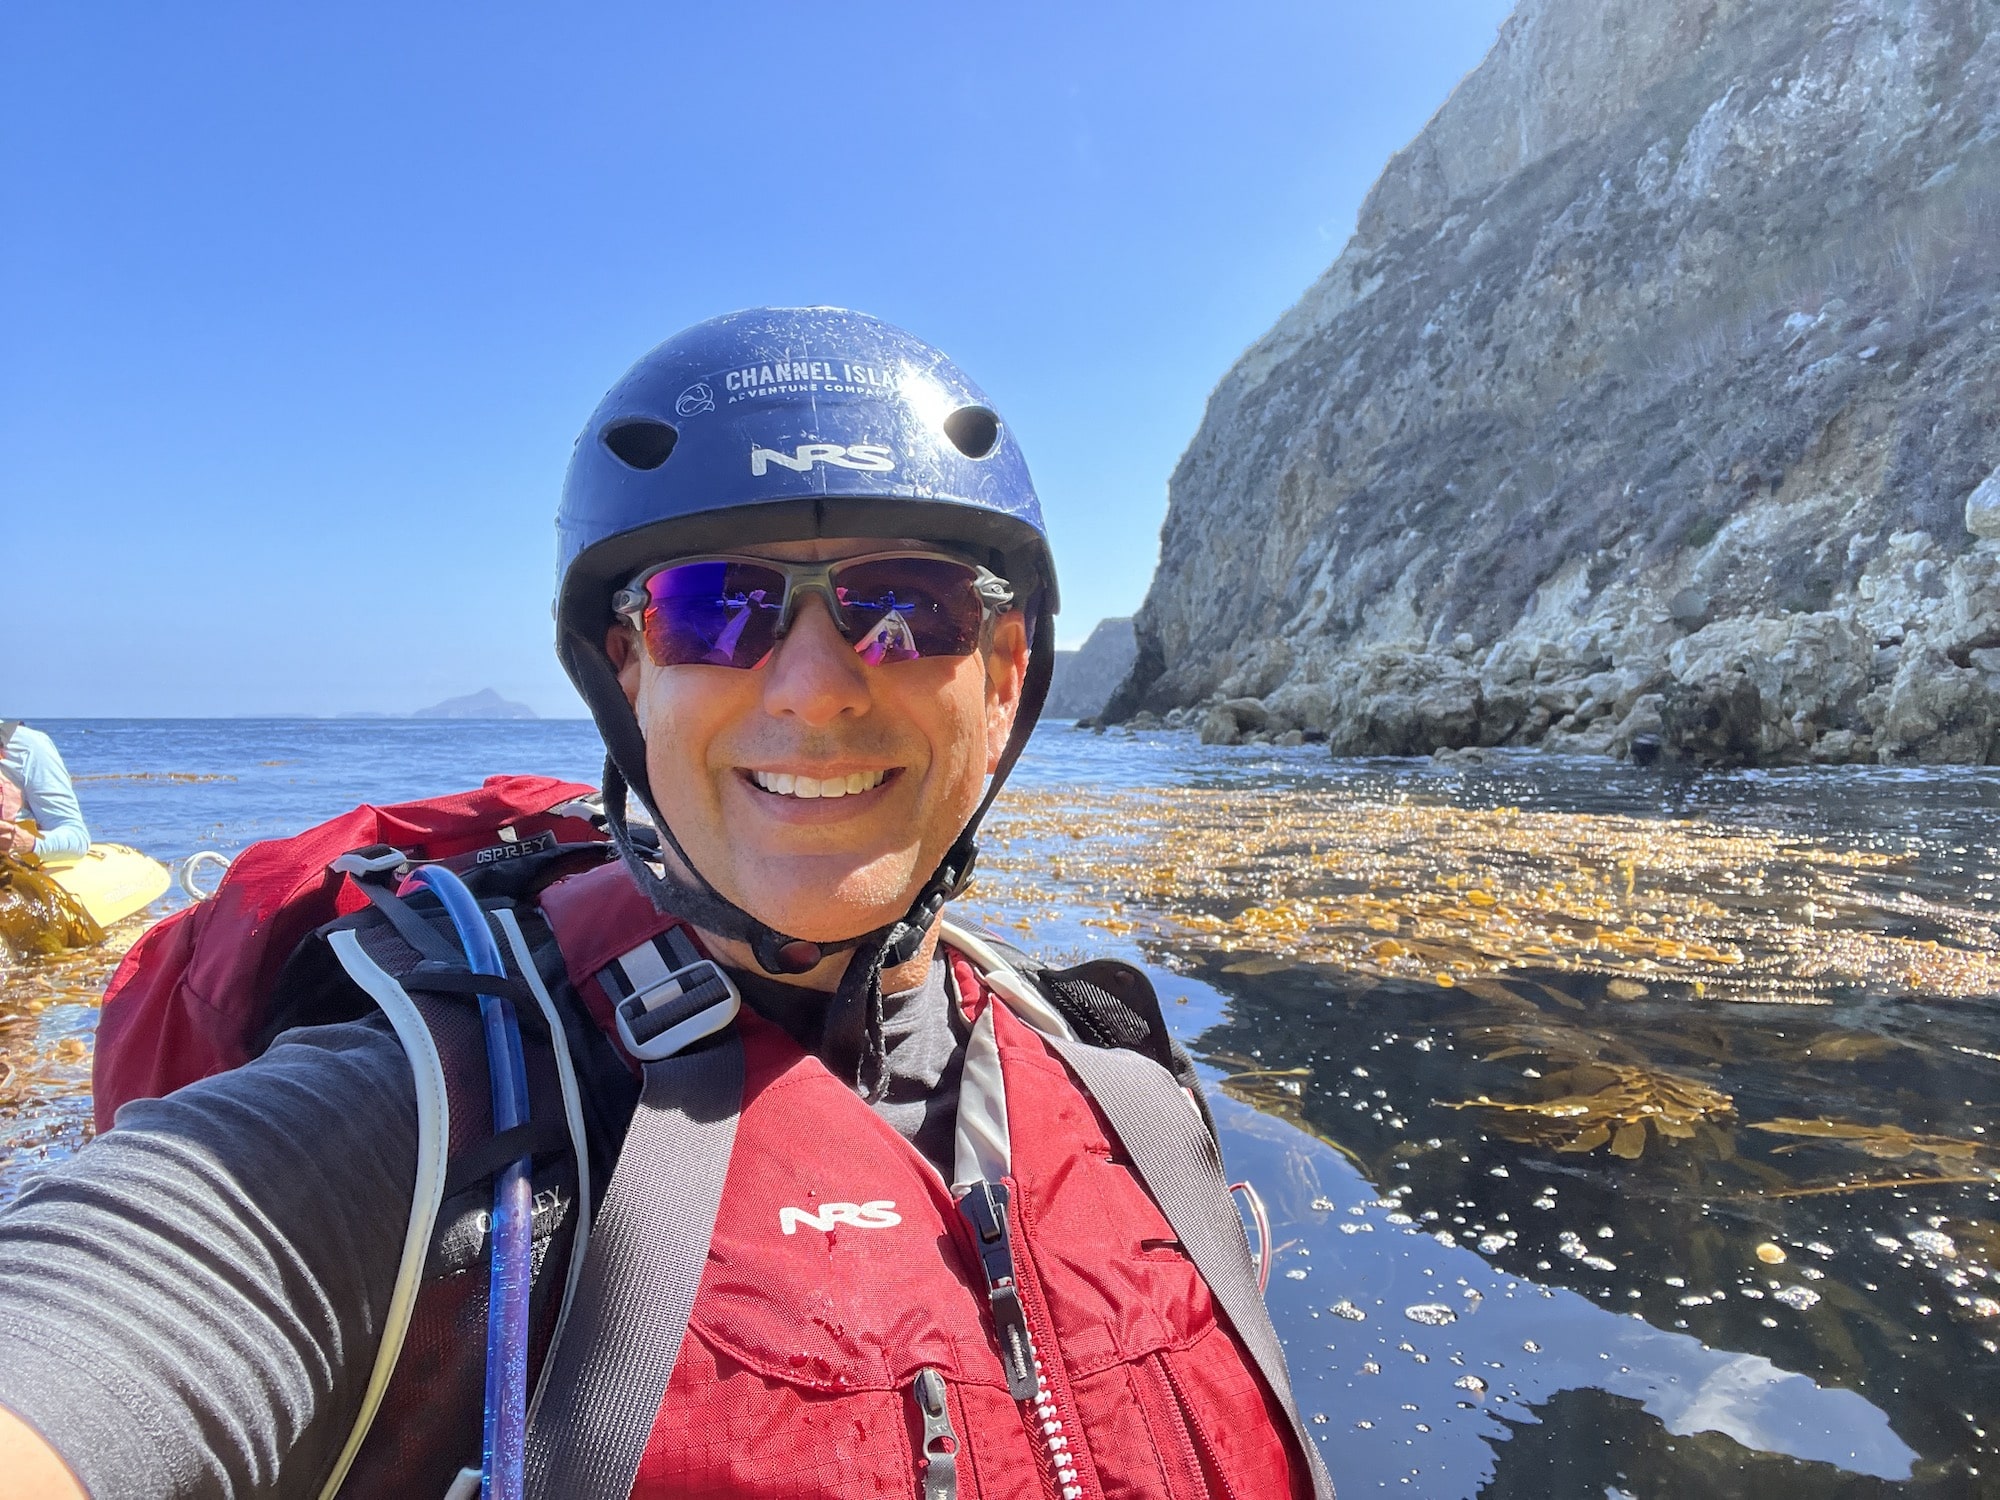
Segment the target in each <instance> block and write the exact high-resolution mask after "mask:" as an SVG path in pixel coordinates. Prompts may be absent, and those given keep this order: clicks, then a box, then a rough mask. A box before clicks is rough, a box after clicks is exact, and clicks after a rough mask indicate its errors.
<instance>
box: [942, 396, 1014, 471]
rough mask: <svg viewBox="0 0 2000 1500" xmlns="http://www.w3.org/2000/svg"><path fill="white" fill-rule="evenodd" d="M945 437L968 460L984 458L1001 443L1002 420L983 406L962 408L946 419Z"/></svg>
mask: <svg viewBox="0 0 2000 1500" xmlns="http://www.w3.org/2000/svg"><path fill="white" fill-rule="evenodd" d="M944 435H945V436H946V437H948V438H950V439H951V445H952V447H954V448H956V449H957V450H958V451H959V452H960V453H963V454H964V455H965V456H966V457H967V458H984V457H986V455H987V454H989V453H991V452H992V451H993V445H994V444H995V443H997V442H999V441H1000V419H999V418H998V417H996V416H995V415H994V414H993V413H992V412H990V411H988V410H987V409H986V408H985V407H983V406H961V407H960V408H959V409H958V410H957V411H955V412H953V413H952V414H951V415H950V416H948V417H946V418H945V419H944Z"/></svg>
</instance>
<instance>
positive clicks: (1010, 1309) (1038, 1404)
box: [926, 1182, 1084, 1500]
mask: <svg viewBox="0 0 2000 1500" xmlns="http://www.w3.org/2000/svg"><path fill="white" fill-rule="evenodd" d="M958 1209H959V1212H960V1213H961V1214H963V1215H964V1216H965V1219H966V1221H967V1222H968V1223H969V1224H970V1225H971V1226H972V1232H973V1240H974V1243H975V1244H976V1245H977V1246H978V1249H979V1260H980V1264H981V1266H982V1267H983V1268H984V1269H985V1272H986V1295H987V1301H988V1304H989V1305H990V1306H991V1307H992V1310H993V1325H994V1329H995V1331H996V1332H997V1333H998V1334H999V1336H1000V1363H1001V1367H1002V1368H1003V1369H1004V1370H1005V1371H1006V1374H1007V1389H1008V1391H1009V1393H1010V1394H1011V1395H1012V1396H1013V1397H1014V1399H1015V1400H1016V1401H1018V1402H1020V1403H1021V1404H1022V1405H1023V1406H1024V1407H1026V1408H1028V1411H1027V1413H1026V1415H1027V1417H1028V1425H1029V1428H1030V1430H1031V1431H1032V1432H1033V1433H1034V1435H1035V1436H1036V1437H1037V1438H1038V1439H1039V1440H1040V1447H1041V1450H1042V1454H1043V1456H1044V1457H1045V1458H1046V1459H1047V1460H1048V1463H1049V1468H1050V1470H1051V1471H1052V1472H1053V1474H1054V1476H1055V1482H1056V1493H1057V1494H1058V1496H1059V1497H1060V1500H1083V1496H1084V1488H1083V1480H1082V1478H1081V1477H1080V1476H1079V1474H1078V1473H1077V1467H1076V1457H1075V1455H1074V1454H1073V1453H1072V1452H1071V1451H1070V1441H1069V1430H1068V1427H1067V1425H1066V1424H1065V1422H1064V1420H1063V1413H1062V1406H1061V1403H1060V1402H1059V1401H1058V1400H1057V1399H1056V1393H1055V1390H1054V1388H1053V1387H1052V1386H1050V1384H1049V1378H1048V1372H1047V1371H1046V1370H1045V1369H1044V1368H1043V1367H1042V1355H1041V1350H1040V1349H1039V1348H1038V1347H1037V1345H1036V1343H1035V1336H1034V1333H1033V1332H1032V1330H1031V1329H1030V1328H1029V1326H1028V1314H1027V1309H1026V1307H1025V1306H1024V1304H1023V1303H1022V1300H1021V1291H1020V1285H1019V1283H1018V1282H1017V1280H1016V1279H1015V1274H1014V1246H1013V1241H1012V1237H1011V1236H1010V1235H1009V1233H1008V1224H1007V1186H1006V1184H1005V1183H999V1182H981V1183H975V1184H974V1185H973V1187H972V1188H971V1190H970V1191H968V1192H967V1193H966V1194H965V1196H964V1197H962V1198H960V1199H959V1200H958ZM926 1500H929V1497H928V1496H926Z"/></svg>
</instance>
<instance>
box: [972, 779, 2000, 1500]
mask: <svg viewBox="0 0 2000 1500" xmlns="http://www.w3.org/2000/svg"><path fill="white" fill-rule="evenodd" d="M993 833H994V837H993V838H992V839H991V840H989V849H990V852H989V853H988V855H987V857H986V860H985V862H984V863H983V865H982V868H981V874H980V883H979V886H978V887H977V889H976V890H975V892H974V893H973V897H972V901H973V904H974V905H975V906H980V907H982V908H983V910H984V914H985V916H986V918H987V920H988V921H989V922H990V923H991V924H992V925H994V926H996V927H998V928H1000V929H1001V930H1003V931H1008V932H1009V935H1010V936H1012V937H1014V938H1015V939H1016V940H1017V941H1019V942H1021V943H1022V944H1023V945H1024V946H1027V947H1031V948H1042V949H1044V950H1046V949H1048V948H1049V947H1050V946H1051V945H1052V944H1053V945H1054V946H1055V947H1057V948H1058V949H1062V948H1065V947H1073V948H1076V949H1082V948H1085V947H1088V946H1089V945H1090V943H1091V940H1092V935H1093V932H1094V934H1095V935H1096V936H1097V937H1098V938H1100V939H1101V938H1102V936H1103V935H1105V934H1111V935H1115V936H1117V937H1120V938H1122V939H1124V940H1125V941H1127V942H1129V943H1132V944H1135V945H1136V946H1137V948H1138V951H1139V952H1140V953H1141V954H1142V955H1144V956H1145V957H1147V958H1148V959H1150V960H1151V961H1153V962H1155V963H1158V964H1161V965H1163V966H1165V967H1166V968H1168V969H1171V970H1175V971H1178V972H1180V973H1183V974H1185V975H1187V976H1188V977H1189V978H1190V979H1191V980H1198V981H1201V982H1203V983H1205V984H1206V985H1208V986H1212V987H1213V988H1214V989H1215V990H1218V991H1220V992H1221V993H1222V994H1223V995H1224V996H1226V997H1227V1001H1228V1008H1227V1013H1226V1015H1225V1016H1224V1018H1223V1019H1222V1020H1221V1021H1220V1023H1219V1024H1214V1025H1210V1026H1209V1027H1208V1028H1207V1029H1206V1030H1204V1031H1202V1032H1201V1034H1200V1036H1199V1037H1198V1038H1197V1039H1195V1047H1196V1051H1197V1053H1198V1055H1201V1056H1203V1057H1204V1058H1205V1059H1206V1060H1207V1061H1209V1062H1210V1063H1211V1064H1212V1065H1214V1066H1215V1067H1216V1068H1218V1069H1219V1070H1220V1071H1221V1074H1222V1078H1223V1083H1222V1086H1223V1088H1224V1089H1225V1090H1226V1091H1227V1092H1228V1093H1230V1094H1231V1095H1233V1096H1234V1097H1237V1098H1239V1099H1242V1100H1244V1101H1246V1102H1249V1103H1252V1104H1254V1105H1255V1106H1256V1107H1257V1108H1259V1109H1260V1110H1263V1111H1265V1112H1267V1113H1271V1114H1276V1115H1279V1116H1282V1117H1284V1118H1286V1119H1288V1120H1291V1121H1293V1122H1294V1123H1296V1124H1297V1125H1299V1126H1300V1127H1301V1128H1303V1129H1305V1130H1306V1131H1308V1132H1310V1133H1311V1134H1313V1135H1315V1136H1317V1137H1319V1138H1320V1139H1321V1140H1323V1141H1325V1142H1327V1143H1328V1144H1330V1145H1332V1146H1333V1147H1335V1148H1336V1149H1337V1150H1339V1151H1340V1152H1342V1153H1343V1154H1344V1155H1346V1156H1347V1157H1348V1158H1349V1159H1350V1160H1351V1161H1353V1162H1354V1163H1356V1165H1357V1166H1358V1167H1359V1168H1360V1170H1361V1171H1362V1172H1363V1173H1364V1174H1365V1175H1366V1177H1367V1178H1368V1179H1369V1180H1371V1181H1372V1182H1374V1183H1376V1184H1377V1185H1378V1186H1379V1187H1380V1188H1381V1189H1382V1190H1383V1191H1385V1192H1388V1193H1392V1194H1394V1195H1395V1196H1396V1198H1397V1200H1398V1202H1399V1204H1400V1205H1401V1206H1402V1208H1403V1210H1404V1212H1406V1213H1408V1214H1409V1215H1410V1216H1411V1219H1413V1220H1414V1222H1415V1223H1416V1224H1417V1225H1419V1226H1421V1227H1423V1228H1425V1229H1427V1230H1428V1231H1430V1232H1432V1233H1434V1234H1436V1235H1437V1236H1438V1237H1439V1238H1440V1239H1441V1240H1443V1241H1445V1242H1447V1243H1456V1244H1462V1245H1464V1246H1465V1247H1467V1248H1473V1249H1476V1250H1477V1251H1478V1252H1479V1253H1480V1254H1481V1255H1482V1256H1484V1257H1485V1258H1486V1259H1488V1260H1489V1261H1490V1262H1491V1263H1493V1264H1494V1265H1495V1266H1497V1267H1499V1268H1501V1269H1503V1270H1504V1271H1507V1272H1510V1273H1514V1274H1517V1275H1520V1276H1522V1277H1524V1278H1527V1279H1530V1280H1533V1281H1535V1282H1537V1283H1540V1284H1543V1285H1561V1286H1566V1287H1569V1288H1571V1289H1573V1290H1575V1291H1578V1292H1580V1293H1583V1294H1584V1295H1586V1296H1589V1297H1591V1298H1593V1299H1594V1300H1597V1301H1598V1302H1600V1303H1601V1304H1602V1305H1603V1306H1605V1307H1606V1308H1607V1309H1611V1310H1615V1311H1617V1312H1621V1313H1622V1312H1631V1313H1637V1314H1640V1315H1642V1316H1643V1317H1644V1318H1645V1319H1646V1320H1647V1321H1649V1322H1651V1323H1652V1324H1653V1325H1654V1326H1656V1327H1658V1328H1662V1329H1679V1330H1686V1331H1688V1332H1689V1333H1690V1334H1692V1335H1693V1336H1696V1337H1698V1338H1700V1339H1701V1340H1703V1341H1704V1342H1706V1343H1708V1344H1711V1345H1713V1346H1715V1347H1717V1348H1723V1349H1730V1350H1738V1351H1745V1352H1747V1353H1751V1354H1757V1355H1762V1356H1765V1357H1767V1358H1769V1359H1770V1360H1772V1361H1774V1362H1775V1363H1776V1364H1778V1365H1779V1366H1781V1367H1782V1368H1784V1369H1788V1370H1796V1371H1800V1372H1802V1373H1804V1374H1807V1375H1809V1376H1811V1377H1812V1378H1814V1379H1815V1380H1818V1381H1820V1382H1821V1383H1822V1384H1830V1385H1840V1386H1845V1387H1848V1388H1850V1389H1852V1390H1855V1391H1858V1392H1860V1393H1862V1394H1863V1395H1864V1396H1866V1397H1867V1398H1868V1399H1870V1400H1871V1401H1874V1402H1875V1403H1876V1404H1878V1405H1879V1406H1881V1407H1882V1408H1883V1410H1885V1411H1886V1412H1888V1413H1889V1415H1890V1417H1891V1419H1892V1422H1893V1423H1894V1426H1895V1428H1896V1430H1897V1431H1898V1432H1899V1433H1900V1434H1901V1435H1902V1436H1903V1437H1904V1438H1905V1439H1906V1440H1908V1441H1909V1442H1910V1444H1911V1445H1912V1446H1913V1447H1915V1448H1916V1449H1917V1450H1918V1451H1919V1452H1921V1453H1923V1454H1924V1455H1925V1456H1926V1457H1925V1461H1924V1463H1923V1464H1922V1465H1920V1467H1919V1469H1918V1472H1917V1475H1916V1478H1915V1479H1914V1480H1913V1481H1912V1482H1911V1485H1912V1487H1911V1488H1910V1490H1909V1491H1908V1492H1910V1493H1936V1494H1940V1495H1942V1494H1956V1493H1961V1492H1965V1491H1963V1490H1962V1489H1960V1488H1958V1486H1961V1485H1964V1484H1966V1483H1967V1482H1969V1481H1977V1480H1978V1475H1977V1473H1976V1472H1975V1471H1977V1470H1978V1469H1979V1468H1980V1467H1981V1466H1982V1465H1985V1466H1986V1467H1987V1469H1988V1472H1989V1473H1990V1472H1994V1470H1995V1468H1996V1465H2000V1460H1996V1457H1995V1449H1994V1443H1993V1440H1992V1438H1991V1437H1989V1435H1988V1422H1989V1419H1991V1418H1992V1417H1993V1416H1994V1414H1995V1413H1996V1412H2000V1207H1996V1205H2000V1139H1996V1136H1995V1133H1994V1130H1995V1124H1996V1122H1995V1119H1994V1110H1993V1108H1992V1104H1991V1101H1992V1099H1993V1097H1994V1090H1993V1084H1992V1080H1993V1078H1994V1075H1995V1072H1996V1065H2000V1002H1997V1001H1996V996H2000V931H1997V930H1996V925H1997V924H2000V919H1997V918H1996V913H1995V912H1994V911H1993V910H1992V909H1991V908H1990V907H1989V906H1988V905H1987V903H1985V902H1984V901H1980V900H1972V899H1968V900H1965V901H1955V900H1953V899H1951V887H1952V884H1953V882H1954V881H1956V880H1959V879H1961V878H1964V877H1966V876H1967V870H1966V869H1962V868H1959V867H1957V866H1954V867H1953V868H1951V869H1949V870H1944V871H1942V873H1943V874H1944V875H1945V876H1946V877H1947V878H1944V879H1939V878H1934V877H1937V876H1938V875H1939V874H1940V867H1939V861H1938V854H1937V851H1936V850H1935V849H1931V848H1926V847H1923V846H1922V845H1920V843H1919V842H1918V841H1917V840H1915V839H1914V838H1912V839H1910V840H1907V841H1903V842H1900V843H1899V842H1898V841H1897V840H1895V839H1893V838H1891V839H1884V838H1883V837H1881V836H1880V835H1879V834H1878V833H1876V832H1872V831H1870V832H1862V831H1858V830H1857V832H1856V833H1855V834H1854V836H1852V837H1850V838H1842V837H1839V836H1838V835H1837V834H1832V835H1821V836H1805V835H1802V834H1801V833H1799V832H1798V831H1796V830H1785V831H1778V830H1771V829H1760V828H1757V827H1755V826H1746V825H1745V824H1744V823H1742V822H1741V821H1740V820H1737V819H1727V820H1725V819H1714V818H1709V817H1668V816H1658V817H1651V816H1641V815H1631V814H1625V813H1604V812H1595V813H1594V812H1572V811H1544V810H1534V809H1523V808H1520V807H1515V806H1491V807H1480V806H1470V807H1468V806H1460V805H1451V804H1449V803H1445V802H1443V801H1442V800H1440V801H1437V802H1423V801H1416V800H1398V799H1392V798H1383V799H1375V798H1370V797H1366V796H1356V795H1353V794H1352V793H1351V791H1348V790H1343V789H1314V788H1312V787H1310V786H1307V787H1299V786H1289V787H1276V788H1249V789H1245V788H1231V787H1227V786H1221V787H1199V786H1197V787H1190V786H1179V787H1164V788H1158V789H1142V790H1134V791H1131V792H1116V793H1113V792H1091V793H1086V794H1075V793H1068V792H1046V793H1035V794H1032V795H1018V794H1017V795H1014V796H1012V797H1010V798H1009V799H1008V800H1007V801H1006V802H1005V803H1004V804H1003V805H1002V809H1001V811H1000V813H999V815H998V816H997V817H996V819H995V822H994V824H993ZM1964 852H1965V851H1963V850H1960V851H1959V853H1960V854H1963V853H1964ZM1965 885H1966V889H1967V890H1968V891H1970V889H1971V881H1970V880H1969V879H1966V880H1965ZM1010 929H1011V930H1010ZM1170 991H1171V986H1169V993H1168V995H1167V998H1168V999H1169V1000H1171V999H1173V998H1175V997H1174V996H1173V995H1172V994H1171V992H1170ZM1169 1009H1170V1013H1171V1011H1172V1006H1171V1005H1170V1006H1169ZM1305 1217H1306V1221H1307V1222H1305V1223H1303V1224H1302V1225H1301V1226H1299V1232H1300V1233H1301V1234H1302V1235H1303V1236H1304V1237H1305V1242H1307V1243H1310V1241H1311V1236H1312V1234H1313V1233H1314V1231H1313V1229H1312V1227H1311V1224H1310V1222H1309V1221H1310V1219H1311V1216H1310V1215H1307V1216H1305ZM1320 1232H1321V1233H1324V1232H1325V1230H1324V1229H1322V1230H1321V1231H1320ZM1340 1244H1341V1242H1340V1241H1339V1240H1338V1239H1332V1240H1331V1242H1330V1243H1322V1244H1320V1245H1318V1246H1317V1247H1316V1248H1317V1249H1318V1252H1319V1257H1318V1259H1317V1260H1316V1261H1315V1262H1314V1263H1313V1264H1314V1266H1315V1272H1314V1274H1315V1276H1323V1275H1326V1274H1327V1272H1328V1268H1329V1260H1328V1257H1333V1258H1334V1259H1333V1260H1332V1262H1331V1264H1333V1265H1337V1264H1338V1257H1339V1254H1340ZM1547 1441H1550V1439H1548V1437H1547V1435H1546V1434H1544V1435H1543V1436H1542V1438H1540V1439H1538V1442H1540V1443H1542V1444H1543V1446H1546V1443H1547ZM1578 1441H1579V1442H1594V1441H1595V1439H1594V1438H1590V1437H1589V1436H1588V1435H1587V1434H1579V1435H1578ZM1716 1441H1718V1442H1725V1441H1726V1440H1722V1439H1716ZM1509 1446H1511V1445H1509ZM1731 1446H1733V1445H1731ZM1697 1447H1699V1442H1698V1441H1696V1440H1689V1441H1688V1442H1683V1443H1681V1444H1680V1448H1681V1450H1684V1451H1686V1452H1687V1453H1690V1454H1691V1453H1693V1452H1694V1451H1695V1448H1697ZM1520 1451H1521V1452H1522V1453H1523V1454H1525V1453H1526V1452H1528V1451H1529V1450H1528V1448H1527V1447H1523V1448H1522V1449H1521V1450H1520ZM1737 1451H1738V1454H1739V1457H1741V1458H1742V1463H1743V1465H1744V1466H1745V1467H1743V1468H1742V1473H1743V1474H1745V1475H1748V1474H1749V1473H1750V1472H1751V1468H1750V1467H1749V1463H1750V1461H1749V1459H1748V1457H1747V1456H1743V1455H1742V1452H1741V1450H1740V1449H1739V1450H1737ZM1522 1461H1523V1462H1525V1459H1523V1460H1522ZM1507 1463H1508V1460H1507V1458H1506V1457H1505V1456H1504V1455H1503V1457H1502V1460H1501V1465H1500V1467H1501V1475H1500V1478H1501V1479H1502V1480H1504V1479H1505V1477H1506V1472H1507ZM1728 1467H1729V1465H1727V1464H1725V1465H1724V1468H1728ZM1674 1472H1675V1473H1678V1471H1674ZM1571 1477H1572V1478H1574V1477H1575V1476H1574V1473H1572V1476H1571ZM1633 1477H1634V1478H1638V1479H1650V1480H1651V1482H1652V1484H1654V1485H1658V1484H1662V1483H1664V1484H1666V1485H1668V1489H1667V1490H1662V1491H1660V1492H1662V1493H1665V1492H1671V1487H1672V1485H1673V1484H1675V1483H1686V1484H1690V1485H1692V1484H1695V1483H1696V1482H1697V1481H1696V1478H1695V1476H1694V1474H1693V1472H1692V1471H1689V1472H1687V1473H1678V1478H1676V1477H1674V1476H1673V1474H1670V1473H1669V1472H1666V1471H1661V1472H1656V1473H1653V1474H1651V1475H1647V1474H1645V1473H1644V1471H1643V1468H1642V1469H1641V1470H1637V1471H1635V1472H1634V1475H1633ZM1606 1482H1607V1483H1611V1482H1612V1481H1610V1480H1607V1481H1606ZM1701 1482H1702V1483H1707V1482H1708V1481H1707V1480H1702V1481H1701ZM1496 1483H1498V1481H1496ZM1758 1483H1759V1485H1760V1486H1761V1489H1760V1493H1774V1494H1790V1493H1798V1494H1802V1495H1803V1494H1820V1493H1847V1492H1848V1491H1844V1490H1838V1489H1837V1488H1836V1489H1828V1488H1825V1486H1826V1485H1828V1484H1830V1483H1832V1481H1831V1480H1830V1479H1829V1478H1828V1477H1827V1475H1826V1473H1825V1472H1824V1471H1822V1472H1821V1473H1820V1474H1819V1475H1817V1476H1801V1477H1799V1478H1797V1480H1796V1484H1797V1486H1798V1487H1797V1488H1796V1489H1793V1488H1791V1487H1790V1485H1791V1484H1792V1483H1793V1481H1788V1480H1785V1479H1784V1478H1783V1476H1782V1475H1777V1476H1774V1475H1772V1474H1763V1476H1762V1477H1761V1478H1760V1479H1759V1481H1758ZM1880 1484H1881V1482H1880V1481H1879V1480H1878V1479H1871V1480H1869V1481H1867V1485H1866V1486H1865V1487H1863V1488H1859V1489H1855V1490H1853V1491H1852V1493H1856V1494H1877V1493H1884V1492H1885V1491H1884V1490H1883V1489H1882V1488H1880V1487H1879V1486H1880ZM1506 1488H1507V1486H1506V1485H1505V1484H1500V1489H1501V1490H1505V1489H1506ZM1496 1492H1498V1491H1496ZM1567 1492H1568V1491H1566V1490H1565V1493H1567ZM1638 1492H1640V1493H1652V1492H1653V1489H1652V1488H1650V1487H1649V1486H1648V1485H1647V1484H1643V1483H1642V1484H1641V1485H1639V1486H1638ZM1690 1492H1693V1491H1690ZM1703 1492H1704V1493H1706V1492H1709V1491H1703ZM1715 1492H1716V1493H1722V1492H1732V1493H1733V1492H1734V1491H1733V1490H1730V1491H1715ZM1897 1492H1899V1493H1900V1492H1903V1491H1902V1489H1901V1488H1900V1487H1899V1489H1898V1490H1897ZM1578 1493H1582V1491H1578ZM1594 1493H1600V1494H1601V1493H1604V1490H1603V1489H1602V1488H1600V1489H1598V1490H1596V1491H1595V1492H1594Z"/></svg>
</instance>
